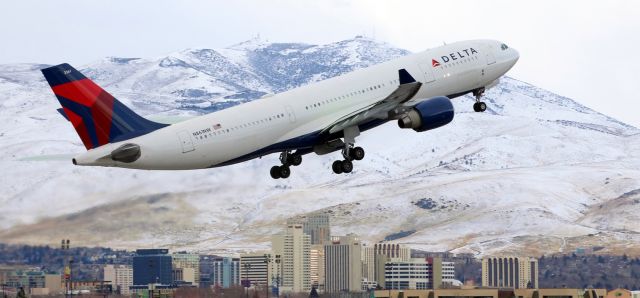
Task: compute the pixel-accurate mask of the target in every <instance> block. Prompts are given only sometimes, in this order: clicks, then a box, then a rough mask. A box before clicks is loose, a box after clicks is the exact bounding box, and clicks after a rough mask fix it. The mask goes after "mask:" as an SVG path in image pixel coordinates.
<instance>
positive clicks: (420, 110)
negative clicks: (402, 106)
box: [398, 96, 453, 132]
mask: <svg viewBox="0 0 640 298" xmlns="http://www.w3.org/2000/svg"><path fill="white" fill-rule="evenodd" d="M451 120H453V104H452V103H451V100H450V99H449V98H448V97H446V96H438V97H434V98H430V99H427V100H425V101H423V102H421V103H419V104H417V105H415V106H414V107H413V109H411V110H410V111H408V112H406V113H404V114H402V115H401V116H400V118H399V119H398V126H399V127H400V128H411V129H413V130H415V131H417V132H423V131H427V130H431V129H434V128H438V127H440V126H444V125H446V124H448V123H449V122H451Z"/></svg>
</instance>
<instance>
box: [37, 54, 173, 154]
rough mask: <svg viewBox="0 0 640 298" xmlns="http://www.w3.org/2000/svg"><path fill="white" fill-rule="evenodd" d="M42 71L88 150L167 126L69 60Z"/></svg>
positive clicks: (63, 111)
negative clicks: (139, 111)
mask: <svg viewBox="0 0 640 298" xmlns="http://www.w3.org/2000/svg"><path fill="white" fill-rule="evenodd" d="M42 74H43V75H44V77H45V78H46V79H47V82H48V83H49V85H50V86H51V89H52V90H53V93H54V94H55V95H56V97H57V98H58V101H59V102H60V105H62V111H61V114H63V116H65V117H66V118H67V119H68V120H69V121H71V123H72V124H73V127H74V128H75V130H76V132H77V133H78V135H79V136H80V139H81V140H82V143H83V144H84V146H85V147H86V148H87V150H89V149H93V148H97V147H100V146H102V145H105V144H107V143H115V142H119V141H123V140H127V139H131V138H135V137H137V136H141V135H144V134H147V133H150V132H152V131H154V130H157V129H159V128H162V127H165V126H167V125H166V124H161V123H156V122H153V121H150V120H147V119H145V118H143V117H142V116H140V115H138V114H136V113H135V112H133V111H132V110H130V109H129V108H127V107H126V106H125V105H124V104H122V103H121V102H120V101H118V100H117V99H116V98H115V97H113V96H112V95H111V94H109V93H108V92H106V91H104V90H103V89H102V88H100V86H98V85H96V84H95V83H94V82H93V81H91V80H90V79H88V78H86V77H85V76H84V75H82V74H81V73H80V72H79V71H77V70H76V69H75V68H73V67H71V65H69V64H66V63H64V64H60V65H56V66H53V67H49V68H45V69H42Z"/></svg>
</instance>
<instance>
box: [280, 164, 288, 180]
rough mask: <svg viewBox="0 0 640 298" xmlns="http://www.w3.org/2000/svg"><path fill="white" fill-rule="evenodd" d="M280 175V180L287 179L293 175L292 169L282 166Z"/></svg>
mask: <svg viewBox="0 0 640 298" xmlns="http://www.w3.org/2000/svg"><path fill="white" fill-rule="evenodd" d="M279 174H280V178H283V179H287V178H289V176H290V175H291V169H289V167H288V166H280V168H279Z"/></svg>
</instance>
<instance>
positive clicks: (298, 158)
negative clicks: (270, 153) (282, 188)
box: [269, 150, 302, 179]
mask: <svg viewBox="0 0 640 298" xmlns="http://www.w3.org/2000/svg"><path fill="white" fill-rule="evenodd" d="M280 162H281V163H282V165H281V166H273V167H271V171H270V172H269V173H270V174H271V178H273V179H278V178H283V179H286V178H289V176H290V175H291V168H290V166H299V165H300V164H301V163H302V155H300V154H298V153H297V152H296V153H291V151H290V150H287V151H284V152H282V153H281V154H280Z"/></svg>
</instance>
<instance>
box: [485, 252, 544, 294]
mask: <svg viewBox="0 0 640 298" xmlns="http://www.w3.org/2000/svg"><path fill="white" fill-rule="evenodd" d="M482 286H483V287H499V288H515V289H523V288H538V259H536V258H530V257H516V256H500V257H486V258H483V259H482Z"/></svg>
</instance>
